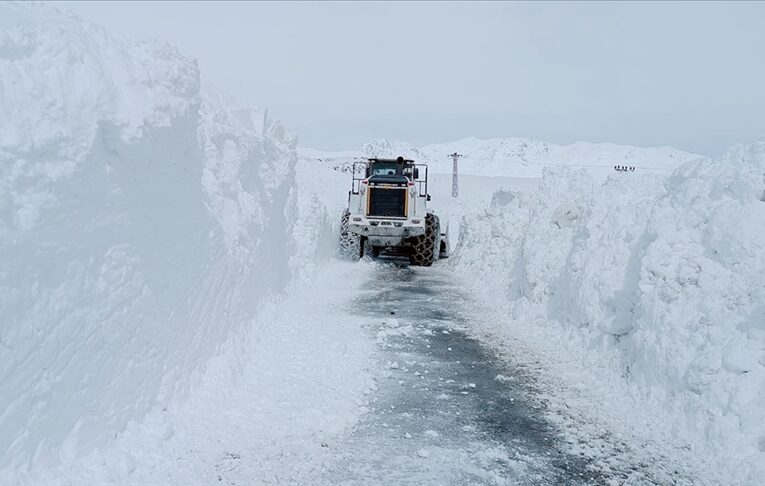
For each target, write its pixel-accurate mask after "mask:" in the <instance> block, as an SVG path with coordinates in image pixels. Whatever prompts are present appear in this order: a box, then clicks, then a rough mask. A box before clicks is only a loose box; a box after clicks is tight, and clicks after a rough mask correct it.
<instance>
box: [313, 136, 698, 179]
mask: <svg viewBox="0 0 765 486" xmlns="http://www.w3.org/2000/svg"><path fill="white" fill-rule="evenodd" d="M453 152H459V153H461V154H462V155H463V156H464V157H463V158H462V159H460V172H461V173H462V174H471V175H481V176H494V177H498V176H502V177H540V176H541V175H542V168H543V167H545V166H571V167H584V168H587V169H588V170H589V171H590V172H591V173H593V174H596V175H599V176H605V175H608V174H611V173H613V172H614V169H613V167H614V166H615V165H618V166H633V167H636V170H639V171H640V172H665V173H669V172H671V171H672V170H673V169H675V168H676V167H678V166H679V165H681V164H683V163H684V162H688V161H689V160H693V159H698V158H700V157H701V156H699V155H696V154H692V153H688V152H683V151H682V150H677V149H674V148H671V147H633V146H629V145H616V144H612V143H587V142H577V143H574V144H571V145H555V144H552V143H547V142H540V141H536V140H527V139H522V138H492V139H488V140H481V139H478V138H475V137H470V138H465V139H462V140H457V141H455V142H449V143H440V144H430V145H425V146H424V147H416V146H414V145H412V144H410V143H407V142H401V141H388V140H374V141H372V142H369V143H367V144H364V146H363V147H362V148H361V149H359V150H344V151H338V152H327V151H321V150H315V149H311V148H298V153H299V154H300V155H301V156H303V157H306V158H312V159H317V158H318V159H343V158H353V157H397V156H399V155H403V156H406V157H409V158H413V159H415V160H417V161H418V162H422V163H426V164H428V165H429V166H430V168H431V170H432V171H433V172H436V173H450V172H451V170H452V165H451V164H452V162H451V159H450V158H449V157H448V154H450V153H453Z"/></svg>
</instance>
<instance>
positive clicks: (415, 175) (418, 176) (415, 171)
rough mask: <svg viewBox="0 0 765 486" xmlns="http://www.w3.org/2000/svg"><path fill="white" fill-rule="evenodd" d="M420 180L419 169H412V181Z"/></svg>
mask: <svg viewBox="0 0 765 486" xmlns="http://www.w3.org/2000/svg"><path fill="white" fill-rule="evenodd" d="M419 178H420V169H417V168H415V169H414V180H417V179H419Z"/></svg>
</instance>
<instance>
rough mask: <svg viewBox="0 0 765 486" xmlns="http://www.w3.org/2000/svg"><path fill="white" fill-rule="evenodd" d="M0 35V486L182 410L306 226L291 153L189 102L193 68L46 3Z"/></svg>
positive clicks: (282, 141)
mask: <svg viewBox="0 0 765 486" xmlns="http://www.w3.org/2000/svg"><path fill="white" fill-rule="evenodd" d="M0 19H2V24H0V28H2V29H5V30H3V31H0V113H1V115H0V117H1V118H2V122H1V123H0V255H2V259H0V322H2V326H0V478H5V479H3V480H2V481H0V482H14V483H15V482H17V481H22V480H23V478H24V477H25V476H24V475H25V474H26V472H25V471H27V472H29V471H33V470H38V471H39V470H40V469H41V468H46V467H48V466H51V467H52V466H55V465H56V464H58V463H60V462H70V461H72V460H74V459H76V458H77V457H78V456H80V455H81V454H83V453H84V452H85V451H90V450H93V449H94V448H97V447H100V446H102V445H104V444H105V443H107V442H109V441H111V440H113V438H114V437H115V435H116V434H118V433H119V432H120V431H122V430H124V429H125V427H126V426H127V424H128V423H129V422H132V421H140V419H141V418H142V417H144V416H146V414H147V413H148V412H149V411H150V410H151V409H161V408H162V407H164V406H166V404H167V403H168V402H169V401H171V400H173V399H174V398H177V397H178V396H181V395H183V392H184V391H186V390H188V389H189V387H190V386H191V385H192V384H193V382H194V380H195V376H197V374H198V372H199V371H200V370H203V369H204V367H205V366H206V365H207V363H208V362H209V360H210V359H211V358H212V357H213V356H215V355H216V354H217V353H218V352H219V350H220V349H221V346H222V345H223V343H224V342H225V341H226V340H228V339H231V337H232V336H235V335H237V333H239V332H241V330H242V329H243V328H246V327H248V326H249V325H251V324H252V319H253V316H254V314H255V311H256V310H257V308H258V306H259V305H260V303H261V302H263V299H264V298H266V297H267V296H268V295H271V294H273V293H275V292H280V291H282V289H284V288H285V286H286V285H288V284H289V283H290V282H291V281H292V280H293V277H295V276H297V273H298V271H297V266H298V265H297V264H296V263H295V261H294V259H295V258H298V259H303V260H305V259H307V258H308V256H307V252H315V251H318V248H317V247H310V246H308V247H306V246H305V245H302V243H300V242H299V241H298V240H303V239H307V240H312V239H314V237H313V235H312V234H303V233H305V232H306V231H318V229H317V228H302V227H299V226H297V224H296V223H295V221H296V220H298V214H299V213H300V208H299V201H298V195H297V194H296V191H295V189H294V188H295V185H296V183H297V181H296V175H295V164H296V161H297V157H296V153H295V145H296V140H295V139H294V138H293V137H291V136H289V135H288V134H286V133H285V131H284V129H283V128H282V127H281V126H280V125H279V124H278V123H274V122H271V121H269V120H268V119H267V117H265V116H264V113H263V112H262V111H258V110H247V109H245V108H242V107H240V106H238V105H236V104H234V103H233V102H232V101H231V100H229V99H227V98H226V97H225V96H224V95H222V94H221V93H219V92H217V91H215V90H209V91H204V90H200V86H199V73H198V69H197V66H196V63H195V62H194V61H192V60H189V59H187V58H185V57H183V56H182V55H180V54H179V53H178V52H177V51H176V50H175V49H174V48H172V47H169V46H166V45H161V44H157V43H153V42H127V41H123V40H120V39H118V38H115V37H113V36H111V35H110V34H108V33H106V32H105V31H104V30H103V29H101V28H99V27H96V26H94V25H91V24H88V23H85V22H82V21H80V20H78V19H76V18H73V17H70V16H67V15H64V14H60V13H58V12H55V11H52V10H50V9H47V8H45V7H37V6H31V7H30V6H26V5H17V4H10V5H8V4H6V5H0ZM311 210H312V211H319V210H320V209H316V208H313V209H311ZM303 212H305V211H303ZM304 219H307V217H306V218H304ZM304 223H305V221H304V220H301V222H300V223H299V224H304ZM301 245H302V246H301ZM242 359H245V357H242ZM30 477H31V478H34V477H33V476H30ZM27 479H29V478H27ZM30 481H32V482H34V479H30Z"/></svg>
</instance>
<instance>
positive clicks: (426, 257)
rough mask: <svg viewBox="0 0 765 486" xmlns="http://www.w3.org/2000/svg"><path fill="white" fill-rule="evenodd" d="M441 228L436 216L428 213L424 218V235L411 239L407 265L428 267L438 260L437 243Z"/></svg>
mask: <svg viewBox="0 0 765 486" xmlns="http://www.w3.org/2000/svg"><path fill="white" fill-rule="evenodd" d="M440 235H441V228H440V224H439V221H438V216H436V215H435V214H433V213H428V214H427V215H426V216H425V234H424V235H420V236H416V237H414V238H413V239H412V254H411V255H410V256H409V264H410V265H414V266H418V267H429V266H431V265H433V261H434V260H437V259H438V253H439V252H438V250H439V248H438V243H439V241H438V240H439V236H440Z"/></svg>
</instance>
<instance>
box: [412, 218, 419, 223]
mask: <svg viewBox="0 0 765 486" xmlns="http://www.w3.org/2000/svg"><path fill="white" fill-rule="evenodd" d="M412 224H420V220H419V219H413V220H412Z"/></svg>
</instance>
